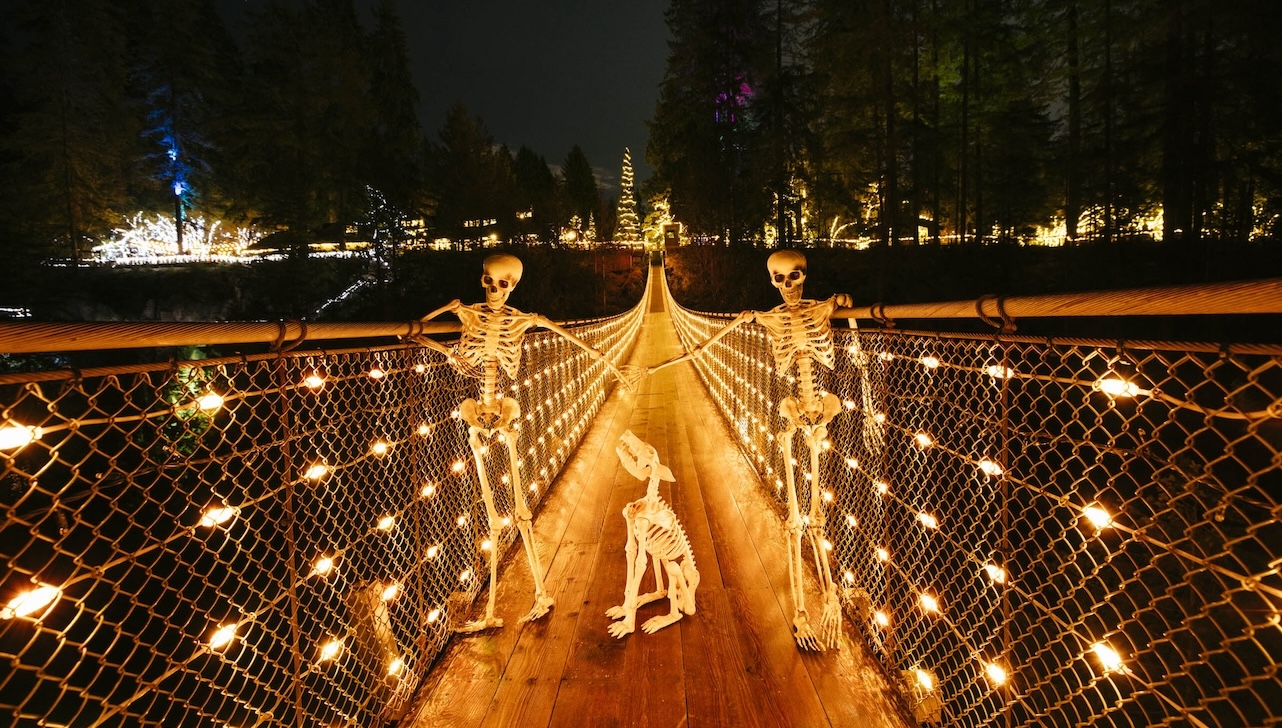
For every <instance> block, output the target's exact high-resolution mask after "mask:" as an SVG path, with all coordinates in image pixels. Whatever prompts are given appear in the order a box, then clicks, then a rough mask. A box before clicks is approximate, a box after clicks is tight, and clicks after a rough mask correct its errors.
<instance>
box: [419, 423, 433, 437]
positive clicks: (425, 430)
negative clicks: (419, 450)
mask: <svg viewBox="0 0 1282 728" xmlns="http://www.w3.org/2000/svg"><path fill="white" fill-rule="evenodd" d="M416 432H418V434H419V435H421V436H423V437H427V436H428V435H430V434H432V428H430V427H428V426H427V423H426V422H424V423H423V424H421V425H419V426H418V430H416Z"/></svg>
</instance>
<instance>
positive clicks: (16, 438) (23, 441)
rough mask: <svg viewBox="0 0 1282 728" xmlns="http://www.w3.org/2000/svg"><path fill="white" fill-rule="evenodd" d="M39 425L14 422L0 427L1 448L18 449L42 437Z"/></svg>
mask: <svg viewBox="0 0 1282 728" xmlns="http://www.w3.org/2000/svg"><path fill="white" fill-rule="evenodd" d="M40 434H41V431H40V428H39V427H28V426H26V425H19V424H12V425H5V426H4V427H0V450H16V449H18V448H20V447H26V446H27V445H30V444H31V442H32V441H33V440H39V439H40Z"/></svg>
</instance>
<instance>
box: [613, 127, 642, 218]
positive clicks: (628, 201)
mask: <svg viewBox="0 0 1282 728" xmlns="http://www.w3.org/2000/svg"><path fill="white" fill-rule="evenodd" d="M615 209H616V210H617V212H616V213H615V223H614V239H615V240H627V241H633V240H640V239H641V226H640V221H639V219H638V217H637V198H636V193H635V192H634V191H633V179H632V150H630V149H628V148H627V147H624V149H623V172H622V173H621V174H620V175H619V204H618V206H617V207H616V208H615Z"/></svg>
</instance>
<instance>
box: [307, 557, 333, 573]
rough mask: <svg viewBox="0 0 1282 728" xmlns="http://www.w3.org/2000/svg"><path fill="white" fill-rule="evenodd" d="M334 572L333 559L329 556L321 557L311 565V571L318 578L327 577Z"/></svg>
mask: <svg viewBox="0 0 1282 728" xmlns="http://www.w3.org/2000/svg"><path fill="white" fill-rule="evenodd" d="M333 570H334V559H333V557H330V556H322V557H320V558H319V559H317V560H316V563H315V564H313V565H312V571H313V572H315V573H316V574H318V575H319V576H328V575H329V572H331V571H333Z"/></svg>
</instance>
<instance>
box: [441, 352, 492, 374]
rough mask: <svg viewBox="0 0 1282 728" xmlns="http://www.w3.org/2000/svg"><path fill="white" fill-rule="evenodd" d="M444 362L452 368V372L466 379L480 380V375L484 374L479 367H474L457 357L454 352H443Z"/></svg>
mask: <svg viewBox="0 0 1282 728" xmlns="http://www.w3.org/2000/svg"><path fill="white" fill-rule="evenodd" d="M445 361H447V362H449V365H450V366H452V367H454V371H456V372H458V373H459V374H462V375H463V376H465V377H467V378H468V379H480V378H481V375H482V374H484V372H482V371H481V369H480V367H477V366H475V365H474V364H472V362H470V361H468V360H466V359H463V358H461V357H459V356H458V355H457V354H456V353H455V352H453V351H451V350H448V349H447V350H446V351H445Z"/></svg>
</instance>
